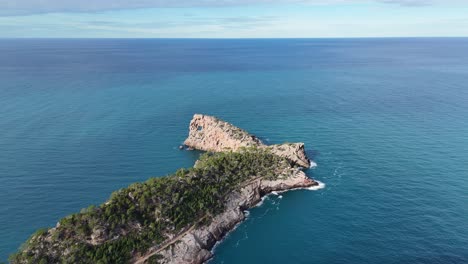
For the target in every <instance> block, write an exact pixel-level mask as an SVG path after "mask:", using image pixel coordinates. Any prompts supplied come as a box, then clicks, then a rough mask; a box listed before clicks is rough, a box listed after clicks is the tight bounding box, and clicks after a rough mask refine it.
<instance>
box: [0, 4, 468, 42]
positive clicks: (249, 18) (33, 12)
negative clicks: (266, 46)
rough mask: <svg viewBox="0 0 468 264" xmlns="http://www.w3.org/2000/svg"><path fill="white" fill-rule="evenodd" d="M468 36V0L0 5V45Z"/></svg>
mask: <svg viewBox="0 0 468 264" xmlns="http://www.w3.org/2000/svg"><path fill="white" fill-rule="evenodd" d="M346 37H468V0H0V38H346Z"/></svg>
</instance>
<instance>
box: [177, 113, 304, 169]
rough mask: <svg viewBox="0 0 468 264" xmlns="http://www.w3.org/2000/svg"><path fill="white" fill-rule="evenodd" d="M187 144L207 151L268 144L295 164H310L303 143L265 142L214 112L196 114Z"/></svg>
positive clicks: (271, 148)
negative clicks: (211, 114) (276, 143)
mask: <svg viewBox="0 0 468 264" xmlns="http://www.w3.org/2000/svg"><path fill="white" fill-rule="evenodd" d="M184 144H185V145H187V146H189V147H191V148H195V149H199V150H204V151H213V152H220V151H228V150H231V151H238V150H239V149H240V148H242V147H259V148H267V149H269V150H270V151H271V152H272V153H274V154H276V155H279V156H281V157H285V158H287V159H288V160H290V161H291V162H292V163H293V164H294V165H298V166H301V167H304V168H308V167H309V166H310V160H309V158H308V157H307V155H306V153H305V149H304V143H284V144H278V145H270V146H267V145H265V144H264V143H263V142H262V141H261V140H260V139H258V138H257V137H256V136H254V135H251V134H249V133H248V132H247V131H245V130H243V129H240V128H238V127H236V126H234V125H232V124H230V123H228V122H225V121H223V120H220V119H218V118H216V117H213V116H208V115H201V114H195V115H194V116H193V119H192V121H190V126H189V136H188V138H187V139H186V140H185V142H184Z"/></svg>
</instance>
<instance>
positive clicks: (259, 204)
mask: <svg viewBox="0 0 468 264" xmlns="http://www.w3.org/2000/svg"><path fill="white" fill-rule="evenodd" d="M266 199H268V196H267V195H265V196H263V197H262V200H261V201H260V202H259V203H258V204H256V205H255V207H260V206H262V204H263V202H264V201H265V200H266Z"/></svg>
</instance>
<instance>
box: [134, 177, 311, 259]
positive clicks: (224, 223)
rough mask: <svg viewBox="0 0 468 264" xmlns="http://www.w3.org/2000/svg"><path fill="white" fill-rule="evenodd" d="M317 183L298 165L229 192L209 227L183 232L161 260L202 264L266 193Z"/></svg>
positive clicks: (166, 250) (165, 250)
mask: <svg viewBox="0 0 468 264" xmlns="http://www.w3.org/2000/svg"><path fill="white" fill-rule="evenodd" d="M316 185H318V183H317V182H316V181H314V180H312V179H310V178H309V177H307V176H306V175H305V173H304V172H303V171H301V170H299V169H298V168H291V169H290V170H289V171H288V172H286V173H285V175H284V176H283V177H282V178H281V179H278V180H274V181H269V180H264V179H262V178H259V179H257V180H254V181H252V182H249V183H247V184H246V185H244V186H243V187H242V188H241V189H240V190H238V191H235V192H233V193H231V194H230V196H229V197H228V199H227V201H228V202H227V204H226V209H225V210H224V212H223V213H221V214H219V215H217V216H215V217H214V218H213V220H212V221H211V223H210V224H209V225H208V226H201V227H199V228H197V229H193V230H190V231H189V232H186V233H185V234H183V236H182V237H180V239H178V240H177V242H176V243H174V244H173V245H171V246H169V247H167V248H166V249H164V250H162V251H158V254H159V255H161V256H162V258H161V259H159V263H164V264H202V263H204V262H205V261H207V260H209V259H210V258H211V257H212V256H213V253H212V252H211V250H212V249H213V247H214V245H215V244H216V243H217V242H219V241H221V240H222V239H223V238H224V236H225V235H226V234H227V233H228V232H230V231H231V230H232V229H233V228H234V227H235V226H236V225H237V224H238V223H240V222H242V221H243V220H244V219H245V213H244V211H245V210H247V209H250V208H252V207H253V206H255V205H256V204H258V203H259V202H260V201H261V199H262V197H263V196H264V195H265V194H268V193H271V192H273V191H287V190H291V189H296V188H307V187H311V186H316ZM151 255H152V254H151V253H150V254H148V255H146V256H143V257H142V258H139V259H138V260H137V261H136V262H135V263H137V264H138V263H145V261H146V260H147V259H148V258H149V257H150V256H151Z"/></svg>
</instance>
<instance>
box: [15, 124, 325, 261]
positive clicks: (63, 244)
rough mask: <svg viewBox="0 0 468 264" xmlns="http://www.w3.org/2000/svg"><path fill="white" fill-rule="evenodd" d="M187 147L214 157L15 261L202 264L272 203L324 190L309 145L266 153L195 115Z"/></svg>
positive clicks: (51, 236)
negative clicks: (311, 172) (289, 193)
mask: <svg viewBox="0 0 468 264" xmlns="http://www.w3.org/2000/svg"><path fill="white" fill-rule="evenodd" d="M185 144H186V145H187V146H190V147H192V148H197V149H201V150H206V151H210V152H209V153H206V154H203V155H202V156H201V157H200V159H199V160H198V161H197V162H196V164H195V166H194V167H193V168H189V169H180V170H179V171H177V172H176V173H174V174H173V175H169V176H166V177H158V178H151V179H149V180H148V181H146V182H144V183H135V184H132V185H131V186H129V187H127V188H124V189H121V190H118V191H116V192H114V193H113V194H112V196H111V197H110V199H109V200H108V201H107V202H106V203H104V204H101V205H99V206H90V207H89V208H86V209H83V210H82V211H81V212H80V213H77V214H73V215H70V216H67V217H65V218H63V219H61V220H60V221H59V223H57V225H56V226H55V227H53V228H49V229H42V230H39V231H38V232H36V233H35V234H33V235H32V236H31V238H30V239H29V240H28V241H26V243H25V244H24V245H23V246H22V248H21V249H20V250H19V251H18V252H17V253H16V254H14V255H12V256H11V258H10V261H11V262H12V263H187V264H189V263H190V264H199V263H203V262H205V261H206V260H208V259H209V258H210V257H211V256H212V253H211V249H212V248H213V246H214V245H215V244H216V242H218V241H220V240H221V239H222V238H223V237H224V236H225V235H226V233H228V232H229V231H230V230H232V229H233V228H234V227H235V226H236V224H238V223H239V222H241V221H242V220H243V219H244V218H245V215H244V210H246V209H249V208H251V207H252V206H254V205H256V204H257V203H258V202H260V201H261V198H262V197H263V196H264V195H267V194H268V193H270V192H272V191H286V190H290V189H296V188H306V187H311V186H316V185H318V183H317V182H316V181H314V180H312V179H310V178H308V177H307V176H306V175H305V173H304V172H303V171H302V170H301V167H307V166H308V165H309V159H308V158H307V156H306V154H305V151H304V145H303V144H302V143H296V144H287V145H274V146H266V145H265V144H263V143H262V142H261V141H260V140H259V139H258V138H256V137H255V136H253V135H250V134H249V133H247V132H246V131H244V130H241V129H239V128H236V127H235V126H233V125H231V124H229V123H227V122H224V121H221V120H219V119H217V118H215V117H211V116H204V115H195V116H194V119H193V120H192V121H191V123H190V131H189V136H188V138H187V140H186V141H185Z"/></svg>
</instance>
